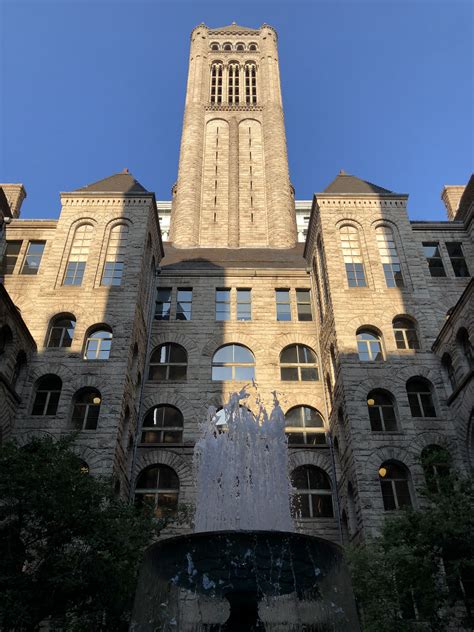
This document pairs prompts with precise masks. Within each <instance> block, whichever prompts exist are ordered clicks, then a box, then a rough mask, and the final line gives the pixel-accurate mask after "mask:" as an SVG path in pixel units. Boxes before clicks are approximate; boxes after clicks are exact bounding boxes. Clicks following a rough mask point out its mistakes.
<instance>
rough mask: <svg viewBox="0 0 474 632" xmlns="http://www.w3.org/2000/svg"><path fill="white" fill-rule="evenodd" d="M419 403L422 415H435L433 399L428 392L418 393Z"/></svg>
mask: <svg viewBox="0 0 474 632" xmlns="http://www.w3.org/2000/svg"><path fill="white" fill-rule="evenodd" d="M420 399H421V405H422V406H423V411H424V415H423V416H424V417H436V411H435V409H434V406H433V400H432V397H431V394H430V393H421V394H420Z"/></svg>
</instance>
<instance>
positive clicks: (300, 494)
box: [290, 465, 334, 518]
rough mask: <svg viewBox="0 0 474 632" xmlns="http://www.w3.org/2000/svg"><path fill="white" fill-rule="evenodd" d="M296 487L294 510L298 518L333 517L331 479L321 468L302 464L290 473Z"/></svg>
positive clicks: (292, 482)
mask: <svg viewBox="0 0 474 632" xmlns="http://www.w3.org/2000/svg"><path fill="white" fill-rule="evenodd" d="M290 479H291V484H292V485H293V487H294V488H295V489H296V493H295V495H294V497H293V498H294V512H295V515H296V517H297V518H333V517H334V509H333V504H332V491H331V481H330V479H329V476H328V475H327V474H326V472H324V471H323V470H322V469H321V468H319V467H315V466H314V465H301V466H300V467H297V468H296V469H294V470H293V472H292V473H291V475H290Z"/></svg>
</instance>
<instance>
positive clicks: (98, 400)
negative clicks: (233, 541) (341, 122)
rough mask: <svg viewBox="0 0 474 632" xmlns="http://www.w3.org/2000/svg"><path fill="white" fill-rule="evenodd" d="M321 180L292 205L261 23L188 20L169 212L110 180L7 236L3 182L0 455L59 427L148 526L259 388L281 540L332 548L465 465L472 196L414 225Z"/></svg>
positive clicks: (472, 363) (12, 194)
mask: <svg viewBox="0 0 474 632" xmlns="http://www.w3.org/2000/svg"><path fill="white" fill-rule="evenodd" d="M104 175H106V174H98V177H99V176H104ZM136 175H138V174H136ZM334 175H335V178H334V180H333V181H332V182H331V183H328V185H327V187H326V188H325V189H324V190H323V191H321V192H319V193H316V194H315V195H314V197H313V200H312V201H309V202H308V201H304V200H303V201H298V200H296V201H295V194H294V190H293V187H292V185H291V181H290V175H289V171H288V160H287V150H286V138H285V127H284V117H283V106H282V96H281V89H280V75H279V62H278V52H277V34H276V32H275V30H274V29H273V28H272V27H270V26H268V25H265V24H264V25H263V26H261V27H260V28H257V29H252V28H246V27H241V26H238V25H236V24H232V25H230V26H226V27H223V28H209V27H207V26H205V25H204V24H200V25H199V26H197V27H196V28H195V29H194V30H193V32H192V34H191V51H190V58H189V75H188V83H187V92H186V103H185V111H184V122H183V132H182V139H181V152H180V161H179V172H178V178H177V182H176V184H175V185H174V186H173V189H172V200H171V201H166V200H164V201H158V202H157V200H156V199H155V195H154V193H153V192H151V191H148V190H147V189H146V188H145V187H144V186H142V185H141V184H140V183H139V182H138V181H137V180H136V179H135V177H134V176H133V175H132V174H131V173H129V172H128V170H124V171H123V172H122V173H119V174H114V175H111V176H109V177H105V178H104V179H101V180H98V181H97V182H94V183H93V184H89V185H87V186H80V187H79V188H77V189H76V190H74V191H70V192H66V193H61V205H62V206H61V213H60V216H59V219H57V220H56V219H54V220H53V219H43V220H29V219H25V220H23V219H21V218H20V207H21V203H22V200H23V199H24V197H25V195H26V193H25V189H24V188H23V186H22V185H20V184H5V185H2V189H3V193H2V190H0V208H1V213H2V219H3V222H2V227H3V228H4V230H3V232H2V239H3V240H5V239H6V243H3V245H2V246H1V247H2V249H3V250H5V256H4V259H3V268H2V275H3V283H4V288H2V289H1V292H0V305H1V307H0V309H1V311H0V318H1V322H0V327H1V328H0V353H1V355H0V398H1V399H2V404H1V406H0V411H1V412H0V423H1V432H2V435H1V436H2V440H7V439H10V438H14V439H16V440H18V441H20V442H25V441H28V439H29V438H31V437H32V436H37V435H52V436H55V437H57V436H60V435H63V434H65V433H68V432H70V431H73V430H76V431H78V436H77V440H76V450H77V452H78V454H79V455H80V458H81V459H82V460H83V461H84V465H85V466H87V467H88V468H89V471H90V472H91V474H106V475H111V476H113V478H114V481H115V486H116V492H117V493H118V494H121V495H123V497H127V496H130V497H134V496H136V497H137V499H142V498H143V497H147V498H149V499H151V500H152V501H153V502H154V503H155V505H156V508H157V512H158V513H159V512H162V511H164V510H167V509H173V508H174V507H176V506H177V504H178V503H184V504H190V505H192V504H193V502H194V497H195V489H194V472H193V460H192V459H193V446H194V443H195V441H196V440H197V438H198V436H199V422H200V420H202V419H203V418H205V416H206V413H207V409H208V407H209V406H210V405H212V406H214V407H215V408H216V409H218V410H219V409H220V408H221V407H223V406H224V404H225V403H226V401H227V399H228V397H229V395H230V394H231V393H232V392H235V391H237V390H240V389H242V388H243V387H244V386H245V385H248V384H251V383H252V380H255V382H256V385H257V389H258V396H259V397H261V398H262V399H263V401H265V402H266V403H267V404H268V403H271V401H272V392H273V391H276V392H277V394H278V397H279V400H280V404H281V406H282V408H283V410H284V413H285V415H286V419H287V426H288V427H287V431H288V450H289V462H290V472H289V473H290V475H291V480H292V482H293V486H294V487H295V490H296V491H295V497H296V500H295V516H296V518H297V522H298V528H299V529H301V530H302V531H304V532H307V533H310V534H315V535H320V536H323V537H327V538H330V539H332V540H334V541H336V542H340V541H345V542H347V541H350V540H354V539H355V540H358V539H360V538H363V537H365V536H367V535H371V534H373V533H375V532H376V530H377V529H378V527H379V526H380V524H381V521H382V519H383V517H384V515H385V514H386V512H392V511H396V510H397V509H399V508H403V507H406V506H409V505H412V506H419V505H420V504H421V503H422V502H423V500H422V497H421V496H420V494H419V491H418V490H419V488H420V486H421V485H422V484H423V482H424V480H425V476H426V475H427V473H429V472H431V473H433V474H434V475H435V476H436V475H439V476H441V475H442V472H443V470H445V469H446V468H448V467H449V468H457V469H458V470H459V471H461V472H466V471H467V470H468V469H469V467H471V466H472V465H473V464H474V444H473V412H472V411H473V368H474V352H473V344H474V322H473V320H474V317H473V311H474V310H473V305H472V296H473V284H472V281H471V274H472V273H474V257H473V252H474V246H473V210H474V180H473V179H471V180H470V181H469V183H468V184H467V185H466V186H446V187H445V188H444V190H443V192H442V197H443V200H444V202H445V205H446V208H447V212H448V220H447V221H432V222H430V221H411V220H410V219H409V216H408V211H407V203H408V195H407V194H406V193H398V192H393V191H390V190H388V189H386V188H384V187H383V186H379V185H375V184H372V183H370V182H369V181H366V180H365V179H364V178H365V177H368V178H370V174H359V175H360V177H357V176H355V175H349V174H346V173H344V172H343V171H341V172H340V173H339V174H334ZM81 184H83V183H78V185H81ZM381 184H383V183H381ZM170 185H171V183H170ZM33 203H34V201H33ZM160 218H161V221H162V226H161V227H160ZM303 240H304V243H303ZM4 290H6V291H4ZM249 391H250V396H249V399H248V401H247V402H246V404H245V405H246V406H248V407H249V408H250V409H251V410H253V411H254V412H256V411H257V398H258V396H257V390H256V389H254V388H253V387H252V388H250V389H249ZM218 417H219V419H221V420H222V418H223V415H222V414H220V415H219V413H218Z"/></svg>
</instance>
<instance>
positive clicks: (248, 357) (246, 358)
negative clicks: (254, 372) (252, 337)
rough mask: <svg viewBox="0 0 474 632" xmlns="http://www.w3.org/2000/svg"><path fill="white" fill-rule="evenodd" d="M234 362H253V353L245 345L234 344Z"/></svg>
mask: <svg viewBox="0 0 474 632" xmlns="http://www.w3.org/2000/svg"><path fill="white" fill-rule="evenodd" d="M234 362H245V363H253V362H254V359H253V355H252V353H251V352H250V351H249V350H248V349H246V348H245V347H242V346H240V345H234Z"/></svg>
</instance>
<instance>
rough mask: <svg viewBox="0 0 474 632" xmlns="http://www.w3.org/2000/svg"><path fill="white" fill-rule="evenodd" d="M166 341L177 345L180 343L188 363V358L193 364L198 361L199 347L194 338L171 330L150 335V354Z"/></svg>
mask: <svg viewBox="0 0 474 632" xmlns="http://www.w3.org/2000/svg"><path fill="white" fill-rule="evenodd" d="M167 342H174V343H176V344H178V345H181V346H182V347H184V348H185V349H186V353H187V354H188V364H190V360H192V361H193V363H195V364H197V363H198V360H199V355H200V354H199V349H198V347H197V346H196V343H195V342H194V340H193V339H192V338H190V337H189V336H185V335H183V334H180V333H176V332H172V331H170V332H167V333H162V334H158V335H154V336H152V337H151V344H150V355H151V354H152V353H153V351H154V349H156V347H159V346H160V345H162V344H165V343H167Z"/></svg>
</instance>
